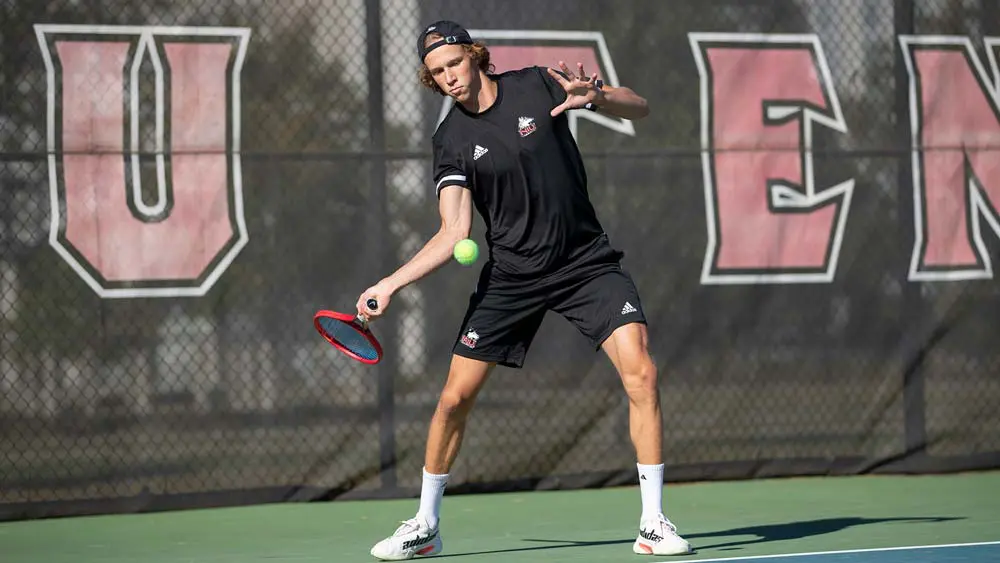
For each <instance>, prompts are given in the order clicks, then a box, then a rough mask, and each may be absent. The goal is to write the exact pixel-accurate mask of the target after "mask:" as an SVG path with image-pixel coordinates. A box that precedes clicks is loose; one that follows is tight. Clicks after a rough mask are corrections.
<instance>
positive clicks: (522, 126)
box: [517, 117, 538, 137]
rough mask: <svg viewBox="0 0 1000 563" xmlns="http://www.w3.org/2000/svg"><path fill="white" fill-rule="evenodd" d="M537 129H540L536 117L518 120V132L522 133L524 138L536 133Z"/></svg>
mask: <svg viewBox="0 0 1000 563" xmlns="http://www.w3.org/2000/svg"><path fill="white" fill-rule="evenodd" d="M536 129H538V125H535V118H534V117H518V118H517V132H518V133H520V134H521V136H522V137H527V136H528V135H530V134H532V133H534V132H535V130H536Z"/></svg>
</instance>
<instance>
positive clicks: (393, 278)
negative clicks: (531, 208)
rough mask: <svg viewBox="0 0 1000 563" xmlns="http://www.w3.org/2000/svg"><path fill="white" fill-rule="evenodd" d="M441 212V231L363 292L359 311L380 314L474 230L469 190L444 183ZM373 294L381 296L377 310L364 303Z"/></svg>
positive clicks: (375, 315) (366, 313) (436, 267)
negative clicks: (393, 298) (393, 299)
mask: <svg viewBox="0 0 1000 563" xmlns="http://www.w3.org/2000/svg"><path fill="white" fill-rule="evenodd" d="M438 212H439V213H440V215H441V227H440V228H439V229H438V231H437V232H436V233H434V236H432V237H431V238H430V240H428V241H427V243H425V244H424V246H423V248H421V249H420V251H419V252H417V253H416V254H415V255H414V256H413V258H410V260H409V261H407V262H406V263H405V264H403V265H402V266H401V267H400V268H399V269H398V270H396V271H395V272H393V273H392V274H391V275H389V276H387V277H385V278H383V279H382V280H381V281H379V282H378V283H377V284H375V285H373V286H372V287H370V288H368V289H367V290H366V291H365V292H364V293H362V294H361V297H359V298H358V302H357V308H358V313H359V314H362V315H365V316H367V317H377V316H379V315H381V314H382V312H383V311H385V308H386V307H387V306H388V305H389V301H390V300H391V299H392V296H393V295H394V294H395V293H396V292H397V291H399V290H400V289H402V288H404V287H406V286H407V285H409V284H411V283H413V282H415V281H417V280H419V279H420V278H423V277H424V276H426V275H427V274H430V273H431V272H433V271H434V270H436V269H438V268H440V267H441V266H442V265H444V263H445V262H447V261H448V260H449V259H451V256H452V252H453V250H454V248H455V244H456V243H458V241H460V240H462V239H464V238H468V237H469V233H470V232H471V230H472V192H471V191H470V190H468V189H467V188H465V187H464V186H462V185H456V184H452V185H447V186H445V187H442V188H441V191H440V192H439V196H438ZM372 297H374V298H375V299H376V300H378V304H379V308H378V310H377V311H370V310H368V308H367V307H366V306H365V305H364V304H365V302H366V301H367V300H368V299H369V298H372Z"/></svg>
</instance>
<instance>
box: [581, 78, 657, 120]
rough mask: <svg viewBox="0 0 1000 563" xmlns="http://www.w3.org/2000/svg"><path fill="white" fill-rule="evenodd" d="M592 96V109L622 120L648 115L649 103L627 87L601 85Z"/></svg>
mask: <svg viewBox="0 0 1000 563" xmlns="http://www.w3.org/2000/svg"><path fill="white" fill-rule="evenodd" d="M598 90H599V93H598V94H597V95H596V96H594V101H593V102H591V103H592V104H594V109H595V110H596V111H599V112H601V113H604V114H608V115H613V116H615V117H621V118H623V119H632V120H635V119H642V118H643V117H646V116H647V115H649V102H647V101H646V98H643V97H642V96H640V95H639V94H636V93H635V91H633V90H632V89H631V88H629V87H627V86H608V85H607V84H604V85H602V86H601V87H600V88H599V89H598Z"/></svg>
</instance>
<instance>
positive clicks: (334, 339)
mask: <svg viewBox="0 0 1000 563" xmlns="http://www.w3.org/2000/svg"><path fill="white" fill-rule="evenodd" d="M365 305H366V306H367V307H368V309H369V310H372V311H374V310H376V309H378V302H377V301H375V300H374V299H369V300H368V301H366V302H365ZM313 325H314V326H315V327H316V330H317V331H319V333H320V335H321V336H322V337H323V338H325V339H326V341H327V342H329V343H330V344H333V346H334V347H335V348H337V349H338V350H340V351H341V352H343V353H345V354H347V355H348V356H349V357H351V358H353V359H355V360H357V361H359V362H362V363H365V364H377V363H378V362H379V360H381V359H382V345H381V344H379V342H378V339H377V338H375V335H374V334H372V331H371V330H370V329H369V328H368V320H367V319H365V318H364V317H363V316H361V315H348V314H346V313H338V312H336V311H317V312H316V314H315V315H313Z"/></svg>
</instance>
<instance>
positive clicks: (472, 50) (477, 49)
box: [417, 33, 494, 96]
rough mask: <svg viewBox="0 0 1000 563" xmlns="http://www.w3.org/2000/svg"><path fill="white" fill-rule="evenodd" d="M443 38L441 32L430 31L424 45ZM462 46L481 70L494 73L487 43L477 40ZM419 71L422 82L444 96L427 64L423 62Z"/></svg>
mask: <svg viewBox="0 0 1000 563" xmlns="http://www.w3.org/2000/svg"><path fill="white" fill-rule="evenodd" d="M441 39H444V36H443V35H441V34H440V33H428V34H427V37H426V38H424V46H427V45H430V44H431V43H434V42H435V41H440V40H441ZM462 48H463V49H465V52H467V53H469V54H471V55H472V60H473V62H475V63H476V66H478V67H479V70H481V71H483V72H485V73H492V72H493V71H494V67H493V63H491V62H490V50H489V49H487V48H486V44H485V43H483V42H482V41H476V42H475V43H473V44H472V45H467V44H463V45H462ZM417 72H418V75H419V77H420V83H421V84H423V85H424V86H426V87H428V88H430V89H431V90H433V91H435V92H437V93H438V94H441V95H442V96H444V95H445V93H444V91H443V90H441V88H440V87H438V85H437V82H435V81H434V77H433V76H431V71H430V69H428V68H427V65H425V64H424V63H423V62H421V63H420V68H419V69H418V71H417Z"/></svg>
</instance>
